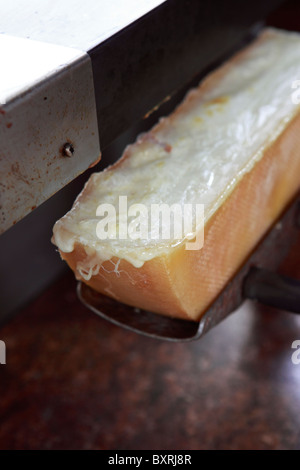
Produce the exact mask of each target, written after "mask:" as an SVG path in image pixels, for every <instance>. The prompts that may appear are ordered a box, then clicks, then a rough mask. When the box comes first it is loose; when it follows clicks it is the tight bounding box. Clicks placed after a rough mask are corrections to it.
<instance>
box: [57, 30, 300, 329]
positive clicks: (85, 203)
mask: <svg viewBox="0 0 300 470" xmlns="http://www.w3.org/2000/svg"><path fill="white" fill-rule="evenodd" d="M299 80H300V35H299V34H298V33H292V32H285V31H281V30H275V29H265V30H264V31H263V32H262V33H261V34H260V35H259V37H258V38H256V39H255V41H254V42H252V43H251V44H250V45H249V46H247V47H246V48H245V49H244V50H242V51H240V52H239V53H237V54H236V55H235V56H234V57H233V58H232V59H230V60H229V61H227V62H226V63H225V64H223V65H222V66H221V67H220V68H218V69H217V70H215V71H214V72H212V73H211V74H210V75H209V76H207V77H206V78H205V79H204V80H203V81H202V82H201V83H200V85H199V87H198V88H197V89H193V90H191V91H190V92H189V93H188V94H187V96H186V98H185V99H184V101H183V102H182V103H181V104H180V105H179V106H178V107H177V109H176V110H175V111H174V112H173V113H172V114H171V115H170V116H169V117H167V118H163V119H161V120H160V121H159V123H158V124H157V125H156V126H155V127H154V128H153V129H151V130H150V131H149V132H147V133H146V134H143V135H141V136H139V138H138V139H137V141H136V142H135V143H134V144H132V145H129V146H128V147H127V148H126V149H125V151H124V154H123V156H122V158H121V159H120V160H119V161H118V162H117V163H116V164H115V165H113V166H111V167H109V168H108V169H106V170H105V171H103V172H100V173H94V174H93V175H92V176H91V177H90V179H89V180H88V182H87V183H86V185H85V187H84V189H83V191H82V192H81V193H80V195H79V196H78V198H77V199H76V201H75V203H74V205H73V208H72V209H71V210H70V212H68V213H67V214H66V215H65V216H64V217H63V218H62V219H60V220H59V221H57V222H56V224H55V226H54V230H53V242H54V243H55V244H56V245H57V247H58V248H59V251H60V254H61V257H62V258H63V259H64V260H66V262H67V263H68V264H69V266H70V267H71V268H72V269H73V271H74V272H75V274H76V277H77V278H78V279H81V280H82V281H83V282H85V283H87V284H88V285H90V286H91V287H92V288H94V289H95V290H97V291H99V292H101V293H104V294H106V295H108V296H110V297H112V298H114V299H117V300H118V301H121V302H124V303H126V304H128V305H132V306H135V307H139V308H142V309H146V310H150V311H153V312H156V313H160V314H164V315H169V316H173V317H179V318H185V319H190V320H199V318H200V317H201V315H202V314H203V313H204V312H205V310H206V309H207V308H208V307H209V306H210V304H211V303H212V302H213V301H214V300H215V299H216V297H217V296H218V295H219V293H220V292H221V291H222V289H223V288H224V287H225V286H226V284H227V283H228V281H229V280H230V279H231V278H232V277H233V276H234V274H235V273H236V272H237V270H238V269H239V268H240V267H241V265H242V264H243V262H244V261H245V260H246V258H247V257H248V256H249V254H250V253H251V251H252V250H253V249H254V248H255V246H256V244H257V243H258V242H259V240H260V239H261V238H262V236H263V235H264V234H265V233H266V231H267V230H268V229H269V228H270V227H271V225H272V224H273V223H274V221H275V220H276V218H277V217H278V216H279V215H280V212H281V211H282V210H283V208H284V207H285V206H286V205H287V203H288V202H289V201H290V200H291V199H292V198H293V197H294V196H295V194H296V193H297V191H298V189H299V186H300V113H299V109H300V105H299V103H298V102H300V99H299V97H300V93H298V92H297V88H298V85H300V81H299ZM298 81H299V83H298ZM299 90H300V88H299ZM120 197H121V199H122V198H123V199H122V200H123V201H124V200H125V198H126V204H127V207H135V209H136V208H139V207H141V205H142V206H143V207H144V208H146V209H147V208H148V209H149V211H150V209H151V207H152V206H153V205H161V204H165V205H166V206H167V207H172V205H173V204H176V205H177V207H178V205H179V206H180V207H182V208H184V207H185V206H189V207H192V213H193V214H194V216H193V217H194V218H193V224H194V225H193V226H192V231H191V230H190V231H189V232H186V231H184V230H183V232H182V236H181V238H180V237H178V236H177V237H175V217H174V218H172V217H171V218H170V219H172V220H171V222H170V223H171V226H170V227H171V229H170V230H171V231H170V236H169V238H166V237H163V236H162V228H161V227H160V221H161V216H160V214H159V213H156V219H155V215H154V216H153V220H151V224H149V221H147V220H146V218H145V214H144V218H142V217H141V216H140V217H139V219H138V220H139V224H138V223H137V220H136V219H134V218H133V219H132V218H131V219H130V220H131V221H132V220H135V222H136V223H135V225H134V226H133V228H132V227H131V229H130V227H129V225H130V224H129V222H128V227H127V228H128V232H127V237H126V236H124V232H122V236H121V230H120V226H121V224H123V223H124V207H123V206H120ZM105 204H106V206H105ZM136 204H139V206H134V205H136ZM197 205H202V207H204V218H203V219H202V223H200V224H198V222H197V220H196V218H195V210H194V208H195V207H196V206H197ZM99 206H101V207H102V209H99ZM108 206H109V207H111V206H112V207H114V208H115V215H114V213H113V212H109V211H107V212H105V211H104V209H105V208H107V207H108ZM103 208H104V209H103ZM193 211H194V212H193ZM149 213H150V212H149ZM135 214H139V215H141V214H142V212H136V213H135ZM151 214H152V213H151ZM131 215H132V213H131ZM113 216H114V217H115V218H114V217H113ZM105 217H106V229H105V227H104V225H102V226H101V227H102V229H103V230H104V229H105V230H104V232H105V233H106V238H105V236H104V235H101V236H98V233H99V232H98V231H97V227H99V225H98V224H99V221H100V220H101V221H102V222H104V221H105ZM113 220H115V222H116V224H115V227H116V228H114V225H112V224H111V222H112V221H113ZM172 224H173V225H172ZM197 224H198V225H197ZM122 227H123V225H122ZM158 227H159V229H158ZM103 230H102V232H101V233H103ZM122 230H123V229H122ZM130 230H131V231H130ZM157 230H158V231H157ZM203 230H204V244H203V247H202V248H199V249H186V248H187V242H188V240H189V243H191V242H192V239H193V237H197V235H198V231H199V233H200V231H202V233H203ZM134 233H135V234H138V235H136V236H133V235H132V234H134ZM128 234H130V236H128ZM172 234H173V235H172ZM125 235H126V234H125ZM177 235H178V234H177ZM172 236H173V238H172Z"/></svg>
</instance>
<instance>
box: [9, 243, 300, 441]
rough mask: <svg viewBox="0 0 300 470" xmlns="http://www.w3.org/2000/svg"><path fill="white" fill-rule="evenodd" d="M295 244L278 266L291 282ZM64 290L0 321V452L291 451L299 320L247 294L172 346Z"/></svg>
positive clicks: (299, 421) (295, 433)
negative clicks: (209, 326) (0, 346)
mask: <svg viewBox="0 0 300 470" xmlns="http://www.w3.org/2000/svg"><path fill="white" fill-rule="evenodd" d="M299 247H300V240H299V243H298V245H296V246H294V247H293V249H292V251H291V253H290V255H289V257H288V259H287V260H286V262H285V263H284V266H283V267H282V269H281V271H282V272H285V273H289V274H290V275H293V276H295V277H298V278H300V250H299ZM75 286H76V283H75V280H74V278H73V275H72V274H71V273H68V274H67V275H65V276H64V277H63V278H61V279H60V280H58V281H57V282H56V283H55V284H54V285H52V286H51V287H50V288H49V289H48V290H47V291H45V292H44V293H43V294H42V295H41V296H40V297H39V298H38V299H36V300H35V301H34V302H32V303H31V304H30V305H28V306H27V308H25V309H24V310H23V311H22V312H20V313H19V314H18V316H16V317H15V318H14V319H13V320H12V321H10V323H8V324H7V325H5V326H4V327H2V328H1V329H0V338H1V339H2V340H4V341H5V342H6V346H7V364H6V365H1V366H0V392H1V400H0V448H1V449H111V450H113V449H188V450H190V449H300V413H299V409H300V393H299V390H300V365H294V364H293V363H292V361H291V355H292V352H293V350H292V349H291V344H292V342H293V341H294V340H296V339H300V316H297V315H293V314H289V313H286V312H279V311H276V310H275V309H271V308H270V309H269V308H266V307H262V306H260V305H258V304H254V303H252V304H251V303H250V302H246V303H245V304H244V305H243V306H242V307H241V308H240V309H239V310H238V311H237V312H236V313H234V314H233V315H231V316H230V317H229V318H228V319H226V320H225V321H223V322H222V323H221V324H220V325H219V326H217V327H216V328H214V329H213V330H211V331H210V332H209V333H208V334H207V335H206V336H205V337H204V338H203V339H201V340H199V341H197V342H192V343H177V344H173V343H167V342H161V341H158V340H154V339H150V338H146V337H142V336H138V335H137V334H135V333H131V332H128V331H125V330H122V329H121V328H118V327H116V326H113V325H111V324H109V323H107V322H105V321H104V320H101V319H100V318H98V317H97V316H96V315H94V314H93V313H91V312H89V311H88V310H86V309H85V308H84V307H83V306H82V305H81V304H80V302H79V301H78V299H77V297H76V293H75Z"/></svg>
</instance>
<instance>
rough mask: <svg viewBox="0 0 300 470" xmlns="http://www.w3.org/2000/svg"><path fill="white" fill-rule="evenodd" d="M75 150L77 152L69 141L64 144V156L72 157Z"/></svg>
mask: <svg viewBox="0 0 300 470" xmlns="http://www.w3.org/2000/svg"><path fill="white" fill-rule="evenodd" d="M74 152H75V150H74V147H73V145H72V144H70V143H69V142H66V143H65V144H64V145H63V148H62V154H63V156H64V157H69V158H70V157H72V156H73V154H74Z"/></svg>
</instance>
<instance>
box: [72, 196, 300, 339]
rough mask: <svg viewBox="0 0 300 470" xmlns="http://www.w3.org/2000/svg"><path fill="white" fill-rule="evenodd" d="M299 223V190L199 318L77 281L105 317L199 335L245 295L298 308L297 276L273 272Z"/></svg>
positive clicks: (160, 333)
mask: <svg viewBox="0 0 300 470" xmlns="http://www.w3.org/2000/svg"><path fill="white" fill-rule="evenodd" d="M299 226H300V195H298V197H297V198H296V199H295V200H294V201H293V203H292V204H291V205H290V206H289V207H288V208H287V209H286V211H285V212H284V214H282V216H281V218H280V220H278V221H277V222H276V223H275V224H274V225H273V227H272V228H271V229H270V230H269V232H268V233H267V234H266V236H265V237H264V238H263V240H261V242H260V243H259V244H258V245H257V247H256V249H255V250H254V252H253V253H252V254H251V255H250V257H249V258H248V260H247V261H246V262H245V263H244V265H243V267H242V268H241V269H240V270H239V272H238V273H237V274H236V275H235V276H234V278H233V279H232V280H231V281H230V282H229V283H228V284H227V285H226V287H225V289H224V290H223V291H222V292H221V294H220V295H219V296H218V298H217V299H216V300H215V301H214V303H213V304H212V305H211V307H210V308H209V309H208V310H207V311H206V312H205V313H204V315H203V316H202V317H201V319H200V321H199V322H193V321H187V320H179V319H176V318H171V317H164V316H161V315H157V314H155V313H152V312H148V311H145V310H140V309H137V308H134V307H130V306H128V305H124V304H122V303H120V302H117V301H116V300H113V299H111V298H109V297H106V296H105V295H102V294H99V293H98V292H95V291H94V290H93V289H91V288H90V287H88V286H87V285H85V284H83V283H81V282H79V283H78V286H77V294H78V297H79V299H80V300H81V302H82V303H83V304H84V305H85V306H86V307H88V308H89V309H90V310H92V311H93V312H94V313H96V314H97V315H100V316H101V317H102V318H104V319H105V320H109V321H111V322H112V323H114V324H116V325H118V326H122V327H123V328H127V329H129V330H131V331H135V332H137V333H140V334H144V335H146V336H151V337H154V338H158V339H164V340H168V341H191V340H195V339H198V338H200V337H201V336H203V334H205V333H206V332H207V331H208V330H210V329H211V328H212V327H213V326H215V325H217V324H218V323H219V322H220V321H221V320H223V319H224V318H225V317H227V316H228V315H229V314H230V313H232V312H233V311H234V310H236V309H237V308H238V307H239V306H240V305H241V303H242V302H243V300H244V299H245V298H249V299H254V300H258V301H260V302H262V303H264V304H266V305H270V306H273V307H276V308H279V309H283V310H288V311H291V312H294V313H300V281H297V280H294V279H290V278H288V277H286V276H282V275H280V274H277V273H275V272H274V270H275V269H277V267H278V266H279V264H280V263H281V262H282V261H283V259H284V258H285V257H286V255H287V253H288V252H289V249H290V247H291V245H292V244H293V243H294V242H295V241H296V240H297V237H298V234H299Z"/></svg>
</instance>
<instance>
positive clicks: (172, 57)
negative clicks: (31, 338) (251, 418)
mask: <svg viewBox="0 0 300 470" xmlns="http://www.w3.org/2000/svg"><path fill="white" fill-rule="evenodd" d="M282 3H283V2H282V1H280V0H268V1H264V2H261V1H259V0H254V1H253V2H240V1H238V0H228V1H226V2H225V1H223V0H215V1H213V2H211V1H209V0H167V1H162V0H138V1H137V0H117V1H116V2H109V1H107V0H101V1H98V2H95V1H93V0H86V1H85V2H79V1H77V0H76V1H71V0H61V1H54V0H52V1H49V0H46V1H45V2H39V1H38V0H31V1H30V2H29V3H28V4H26V8H25V7H24V3H22V0H11V2H9V3H6V4H5V5H3V6H2V7H1V9H2V11H1V17H0V64H1V74H0V174H1V177H0V178H1V179H0V184H1V193H0V194H1V197H0V206H1V207H0V233H2V235H1V236H0V256H1V260H2V268H1V267H0V275H1V279H2V287H0V301H1V312H0V320H3V319H4V318H7V316H8V315H9V314H10V313H12V312H13V311H14V310H15V309H16V308H18V307H20V306H21V305H23V304H24V302H26V301H28V300H29V299H30V298H31V297H32V296H34V295H36V294H37V293H38V291H39V290H40V289H41V288H42V287H45V285H47V283H49V282H50V281H51V280H52V279H54V278H55V277H56V276H57V275H58V274H59V272H60V270H61V265H62V263H60V262H59V261H57V260H56V259H55V261H54V257H57V255H56V254H55V252H54V250H53V247H51V246H50V242H49V239H50V237H51V231H50V228H51V227H52V225H53V222H54V221H55V220H56V219H57V218H59V217H60V216H61V215H62V214H63V213H64V212H65V211H66V210H67V209H68V208H69V206H70V203H71V201H72V200H73V199H74V197H75V195H76V194H77V193H78V192H79V190H80V189H81V186H82V179H83V178H86V177H87V175H88V174H89V171H86V170H87V169H88V168H89V167H91V166H93V165H96V164H97V163H98V161H99V158H100V155H101V153H102V159H101V163H100V165H98V166H97V167H96V168H95V169H96V171H98V170H99V169H100V168H104V167H106V166H108V165H109V164H111V163H113V161H115V160H116V159H117V158H118V157H119V156H120V153H121V151H122V149H123V148H124V146H125V145H126V144H128V143H130V142H132V141H133V140H134V138H135V136H136V135H137V134H138V133H139V132H141V131H144V130H147V129H149V128H150V127H151V126H152V125H153V123H155V122H156V121H157V119H158V118H159V116H161V115H164V114H168V113H169V112H171V110H172V109H173V108H174V107H175V105H176V104H177V103H178V102H179V101H181V99H182V98H183V96H184V94H185V92H186V91H187V90H188V89H189V88H190V87H191V86H195V85H196V84H197V83H198V82H199V81H200V79H201V78H202V77H203V76H204V75H205V74H206V73H207V72H208V71H210V70H212V69H213V68H215V67H216V66H217V65H219V64H220V63H221V62H222V61H223V60H225V59H227V58H228V57H230V55H231V54H232V53H233V52H235V51H236V50H238V49H239V48H241V47H242V46H244V45H245V44H247V42H249V40H251V39H252V38H253V37H254V36H255V34H256V33H257V30H258V29H259V28H260V27H261V25H262V22H263V20H264V18H266V16H267V15H268V14H270V12H272V11H273V10H274V9H276V8H277V7H278V6H279V5H280V4H282ZM83 172H85V174H84V176H83V177H81V179H80V178H79V183H78V179H77V180H76V178H77V176H78V175H79V174H81V173H83ZM71 181H73V183H71ZM76 181H77V183H76ZM70 188H71V189H70ZM54 194H55V196H53V195H54ZM51 196H53V197H51ZM298 206H299V198H298V199H297V200H295V201H294V203H293V204H291V206H290V207H289V208H287V209H286V211H285V213H284V214H282V217H281V219H280V221H277V223H276V224H275V225H274V227H273V228H272V229H271V230H270V232H269V233H268V234H267V235H266V237H265V238H264V240H263V241H261V243H260V244H259V246H258V247H257V249H256V250H255V252H254V253H252V255H251V257H250V258H249V259H248V260H247V262H246V263H245V264H244V266H243V267H242V268H241V270H240V271H239V272H238V273H237V274H236V276H235V277H234V279H232V280H231V281H230V282H229V284H228V285H227V287H226V289H225V290H224V291H223V292H222V293H221V295H220V296H219V297H218V299H216V301H215V302H214V304H213V305H212V306H211V307H210V309H209V310H208V311H207V312H206V313H205V314H204V316H203V317H202V319H201V321H200V322H199V323H195V322H187V321H183V320H176V319H171V318H165V317H162V316H159V315H156V314H153V313H151V312H140V311H138V312H137V311H136V309H134V308H131V307H128V306H125V305H123V304H120V303H118V302H116V301H114V300H112V299H109V298H107V297H105V296H102V295H100V294H98V293H95V292H94V291H92V289H90V288H89V287H87V286H86V285H84V284H81V283H79V284H78V288H77V290H78V295H79V298H80V299H81V301H82V302H83V303H84V304H85V305H86V306H87V307H89V308H90V309H91V310H93V311H94V312H96V313H98V314H100V315H101V316H103V317H104V318H106V319H108V320H110V321H113V322H114V323H116V324H119V325H121V326H125V327H127V328H130V329H132V330H134V331H138V332H140V333H144V334H147V335H150V336H154V337H159V338H164V339H168V340H173V341H178V340H180V341H183V340H190V339H196V338H199V337H200V336H201V335H203V334H204V333H205V332H206V331H208V330H209V329H210V328H211V327H212V326H214V325H215V324H217V323H218V322H219V321H220V320H222V319H223V318H224V317H226V316H227V315H228V314H229V313H230V312H231V311H233V310H234V309H235V308H237V307H238V306H239V305H240V304H241V302H242V301H243V299H244V298H245V297H249V298H253V299H258V300H260V301H262V302H265V303H267V304H270V305H274V306H278V307H281V308H285V309H289V310H292V311H295V312H300V294H299V283H298V282H297V281H294V280H290V279H287V278H283V277H282V276H279V275H277V274H274V273H273V272H272V271H273V270H274V269H276V267H277V266H278V265H279V263H280V262H281V260H282V259H283V258H284V256H285V254H286V253H287V251H288V248H289V247H290V245H291V243H292V242H293V241H294V240H296V239H297V235H298V227H297V224H299V218H300V217H299V210H298V209H299V207H298ZM28 214H30V215H28ZM45 221H47V223H45ZM40 227H45V231H44V232H43V230H42V229H41V228H40ZM44 235H45V236H44ZM45 238H46V239H47V242H45ZM270 270H271V271H270ZM16 284H17V287H18V292H19V295H18V296H16V295H15V292H16Z"/></svg>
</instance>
